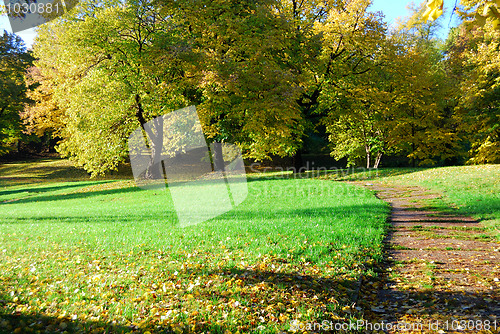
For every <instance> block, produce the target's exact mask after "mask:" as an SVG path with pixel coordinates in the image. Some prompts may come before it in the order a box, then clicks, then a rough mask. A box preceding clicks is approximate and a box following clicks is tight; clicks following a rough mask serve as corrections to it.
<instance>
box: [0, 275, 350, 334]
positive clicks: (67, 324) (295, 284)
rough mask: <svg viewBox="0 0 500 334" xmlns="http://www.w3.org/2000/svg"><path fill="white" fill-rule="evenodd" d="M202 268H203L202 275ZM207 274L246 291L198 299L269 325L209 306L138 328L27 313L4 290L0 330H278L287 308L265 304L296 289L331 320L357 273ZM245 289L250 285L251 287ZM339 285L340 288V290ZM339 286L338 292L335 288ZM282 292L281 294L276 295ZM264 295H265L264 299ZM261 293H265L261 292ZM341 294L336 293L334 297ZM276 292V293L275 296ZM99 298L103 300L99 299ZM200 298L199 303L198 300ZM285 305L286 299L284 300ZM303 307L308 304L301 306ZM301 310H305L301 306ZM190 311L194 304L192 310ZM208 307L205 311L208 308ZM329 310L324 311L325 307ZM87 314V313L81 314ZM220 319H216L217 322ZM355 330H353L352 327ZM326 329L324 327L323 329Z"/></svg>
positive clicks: (208, 292)
mask: <svg viewBox="0 0 500 334" xmlns="http://www.w3.org/2000/svg"><path fill="white" fill-rule="evenodd" d="M187 274H190V275H201V274H202V273H201V272H199V271H196V270H193V271H188V272H187ZM206 274H207V273H205V272H203V275H206ZM208 275H211V276H213V275H216V276H219V277H222V278H223V280H225V281H227V280H228V279H231V280H233V281H235V282H236V283H235V284H236V285H237V286H239V287H240V288H241V289H242V290H243V291H249V292H248V293H242V292H234V291H232V290H226V291H220V290H218V289H203V290H201V291H200V293H198V294H197V297H196V298H197V300H198V301H203V300H210V301H214V300H215V301H217V303H218V304H219V305H221V304H225V305H228V306H229V307H232V308H241V310H243V308H245V311H244V312H245V313H247V314H248V315H253V317H254V318H255V317H256V316H255V314H263V315H265V316H266V317H268V315H269V314H273V317H274V318H275V319H276V320H275V321H273V320H269V321H268V322H267V323H264V325H267V326H268V327H269V329H268V330H267V331H261V330H258V329H257V327H259V326H260V325H263V323H262V322H260V321H258V320H257V319H253V320H249V321H248V322H247V321H245V320H244V319H240V320H243V321H240V323H242V324H241V325H240V326H239V328H236V325H227V324H223V323H222V322H219V321H221V320H223V318H221V317H219V318H217V317H215V318H214V317H213V314H212V313H211V312H210V311H208V310H197V311H198V312H199V316H198V317H197V319H196V322H193V323H189V324H188V323H187V322H186V321H185V319H182V320H180V321H177V322H176V323H174V324H165V323H164V322H163V321H161V320H160V316H159V315H156V316H155V317H153V318H152V319H150V320H149V321H146V322H145V323H144V324H143V325H142V326H141V328H139V327H137V326H136V325H128V324H127V325H126V324H117V323H115V322H114V321H113V320H112V319H110V320H109V321H85V320H81V319H83V318H86V317H84V315H83V314H77V316H76V317H72V315H67V316H60V315H55V316H48V315H46V314H43V313H26V312H21V311H18V307H20V306H22V305H26V304H27V301H26V300H17V301H16V302H14V301H13V300H12V298H11V297H10V296H8V295H7V294H6V293H0V333H2V334H3V333H13V332H17V333H29V332H37V331H40V332H41V333H63V332H65V333H144V332H146V331H149V332H150V333H179V332H183V333H188V332H189V333H201V332H204V333H221V334H222V333H227V331H228V330H229V331H232V332H235V331H236V330H239V331H240V332H242V333H244V332H256V333H278V331H276V330H274V329H273V327H274V326H275V325H277V322H278V316H279V315H280V314H281V313H286V311H285V310H284V309H280V308H279V307H278V309H276V310H275V311H268V312H264V313H262V311H263V310H268V306H270V305H275V304H276V303H277V302H279V301H280V300H281V298H283V300H281V301H282V302H283V303H286V304H288V298H289V296H290V295H295V296H296V298H297V297H298V298H299V299H302V300H303V301H304V305H309V306H315V308H316V309H317V310H316V311H318V312H317V318H316V319H315V321H317V322H318V323H321V322H322V321H332V322H335V321H336V320H335V319H336V318H333V317H332V316H329V315H328V314H332V313H331V312H338V311H339V309H340V308H342V306H343V305H347V304H350V303H352V300H353V298H355V295H356V293H357V284H358V280H357V279H354V278H353V279H346V278H340V277H320V276H316V275H299V274H295V273H276V272H272V271H266V270H258V269H237V268H233V267H223V268H220V270H216V271H212V272H209V273H208ZM250 291H253V292H251V293H250ZM340 291H341V292H340ZM339 292H340V293H339ZM189 293H190V292H189V291H184V292H181V293H180V295H178V296H176V297H177V298H179V299H180V300H181V301H180V303H179V300H176V301H177V302H178V304H177V305H174V306H173V307H172V309H180V308H181V307H182V303H183V302H182V300H183V299H184V296H185V295H187V294H189ZM281 294H282V295H281ZM264 296H267V298H268V299H266V298H265V297H264ZM263 297H264V298H263ZM339 297H340V298H339ZM276 298H278V299H276ZM235 299H236V300H240V303H239V304H238V305H234V304H233V305H231V304H229V303H230V302H231V301H233V302H234V300H235ZM103 304H107V302H106V301H103ZM201 304H203V303H201ZM283 307H285V305H283ZM305 310H307V309H305ZM305 310H304V311H305ZM167 311H168V309H164V310H163V311H162V313H166V312H167ZM193 311H194V310H193ZM207 311H208V312H207ZM327 312H328V313H327ZM85 316H86V315H85ZM291 320H293V319H288V320H286V321H284V322H283V321H281V322H282V325H285V326H286V325H287V324H289V323H290V321H291ZM217 322H219V323H217ZM179 324H182V325H183V330H181V331H179V327H178V325H179ZM355 332H356V331H354V332H352V333H355ZM327 333H328V332H327Z"/></svg>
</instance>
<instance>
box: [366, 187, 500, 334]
mask: <svg viewBox="0 0 500 334" xmlns="http://www.w3.org/2000/svg"><path fill="white" fill-rule="evenodd" d="M362 185H364V186H365V187H367V188H370V189H372V190H374V191H375V193H376V195H377V197H379V198H380V199H382V200H384V201H386V202H388V203H389V204H390V205H391V207H392V214H391V218H390V222H391V228H390V231H389V233H388V236H387V238H386V240H385V246H386V263H385V268H384V270H383V271H382V275H381V277H380V278H379V279H378V280H374V281H371V282H366V284H363V287H362V293H361V295H362V297H361V301H360V302H361V303H364V304H365V305H364V306H365V307H364V309H365V310H367V313H366V314H367V318H368V319H369V320H371V321H373V322H382V321H383V322H385V323H388V324H391V325H392V328H393V329H392V330H385V332H389V333H500V294H499V287H500V282H499V279H500V243H499V242H498V241H497V240H496V239H495V238H494V237H492V236H491V235H488V232H487V230H486V229H485V228H484V227H483V226H482V225H481V224H480V223H478V222H477V221H475V220H474V219H472V218H470V217H461V216H454V215H445V214H442V213H440V212H437V211H427V210H425V209H423V207H424V205H423V204H422V200H426V199H431V198H436V197H439V196H440V195H439V194H437V193H432V192H431V191H429V190H424V189H421V188H417V187H405V186H392V185H383V184H378V183H376V184H371V183H364V184H362ZM397 326H399V329H394V328H398V327H397ZM402 326H406V328H404V330H403V327H402ZM390 327H391V326H386V329H387V328H389V329H390Z"/></svg>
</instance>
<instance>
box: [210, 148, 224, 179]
mask: <svg viewBox="0 0 500 334" xmlns="http://www.w3.org/2000/svg"><path fill="white" fill-rule="evenodd" d="M212 160H213V164H214V172H223V171H224V156H223V154H222V143H220V142H214V143H213V144H212Z"/></svg>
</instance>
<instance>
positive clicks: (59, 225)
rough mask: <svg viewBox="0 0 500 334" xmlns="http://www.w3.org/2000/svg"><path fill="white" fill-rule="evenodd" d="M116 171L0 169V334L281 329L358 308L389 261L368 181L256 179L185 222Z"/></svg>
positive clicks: (52, 165) (164, 199) (381, 214)
mask: <svg viewBox="0 0 500 334" xmlns="http://www.w3.org/2000/svg"><path fill="white" fill-rule="evenodd" d="M120 177H121V176H120V175H118V176H116V179H115V180H89V179H88V177H87V176H86V175H85V173H81V172H80V171H78V170H76V169H74V168H71V167H70V166H69V165H68V164H67V162H65V161H64V160H56V161H45V162H39V163H30V164H6V165H3V166H0V275H1V276H0V280H1V281H2V284H1V285H0V300H4V301H5V302H4V303H3V304H1V303H0V317H3V318H4V319H5V320H4V321H1V320H0V331H1V330H5V331H7V332H8V331H12V330H14V329H16V328H22V327H23V326H26V325H27V324H28V323H33V322H38V321H41V322H42V323H41V324H40V325H37V326H40V327H44V328H47V326H51V327H49V329H51V330H53V331H55V330H63V329H67V330H69V331H78V330H82V331H84V332H87V331H88V330H89V328H90V327H92V328H100V327H108V328H110V327H113V330H114V331H121V330H123V331H130V330H132V329H140V331H146V330H147V329H149V330H150V331H154V330H158V329H159V328H173V329H174V330H177V331H181V330H182V329H184V330H185V329H186V328H188V327H189V328H191V329H193V328H194V329H193V330H194V331H195V332H199V331H211V332H217V331H219V332H224V331H225V330H230V331H233V332H234V331H236V330H240V331H247V330H249V329H251V328H253V329H255V328H258V331H260V332H277V331H278V330H283V329H287V328H288V327H289V324H290V321H291V320H292V319H298V320H300V321H303V322H309V321H319V322H320V321H322V320H323V319H337V318H339V317H340V318H344V317H350V316H351V315H350V311H351V310H350V309H349V308H346V306H348V305H350V304H351V300H352V298H353V297H354V296H355V294H356V291H355V287H356V282H357V279H358V277H359V275H360V273H361V272H363V271H364V270H365V269H363V268H364V267H365V266H369V265H370V264H371V263H373V261H374V260H377V259H379V258H380V256H381V240H382V237H383V233H384V229H385V218H386V215H387V213H388V208H387V206H386V205H385V204H384V203H382V202H380V201H379V200H377V199H375V198H374V197H373V196H372V195H371V193H370V192H369V191H366V190H364V189H360V188H355V187H352V186H350V185H346V184H339V183H334V182H327V181H321V180H316V179H296V180H294V179H280V178H276V179H271V178H266V177H258V176H254V177H251V178H250V179H249V182H248V186H249V195H248V198H247V199H246V200H245V201H244V202H243V203H242V204H241V205H240V206H239V207H238V208H237V209H236V210H233V211H231V212H228V213H226V214H224V215H222V216H219V217H217V218H214V219H212V220H210V221H207V222H205V223H202V224H199V225H196V226H191V227H187V228H184V229H180V228H177V227H176V226H175V222H176V216H175V212H174V211H173V206H172V202H171V200H170V198H169V196H168V192H162V191H144V190H139V189H137V188H135V187H134V186H133V183H132V182H131V181H130V180H127V179H120ZM15 311H18V312H20V314H22V317H24V319H23V322H19V319H17V320H12V319H11V318H9V317H8V316H7V314H11V313H13V312H15ZM354 312H355V310H354ZM1 314H3V316H1ZM71 319H73V320H71ZM113 321H114V322H116V323H115V324H114V325H112V324H111V322H113ZM193 326H194V327H193ZM83 328H85V329H84V330H83Z"/></svg>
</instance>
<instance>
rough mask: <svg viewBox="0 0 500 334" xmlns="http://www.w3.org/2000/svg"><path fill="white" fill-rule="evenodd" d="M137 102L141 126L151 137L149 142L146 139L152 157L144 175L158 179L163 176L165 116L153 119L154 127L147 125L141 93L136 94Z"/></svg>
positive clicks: (147, 177) (137, 113)
mask: <svg viewBox="0 0 500 334" xmlns="http://www.w3.org/2000/svg"><path fill="white" fill-rule="evenodd" d="M135 102H136V108H137V112H136V116H137V119H138V120H139V123H140V124H141V128H142V129H143V130H144V132H145V133H146V134H147V135H148V137H149V142H148V141H147V140H146V145H148V144H149V145H148V146H149V148H150V149H151V157H150V160H149V164H148V167H147V169H146V173H145V174H144V177H145V178H146V179H149V180H156V179H161V178H163V170H162V163H161V151H162V148H163V117H161V116H160V117H157V118H155V119H154V120H153V129H148V128H147V127H146V120H145V119H144V109H143V108H142V103H141V97H140V96H139V94H136V95H135Z"/></svg>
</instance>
